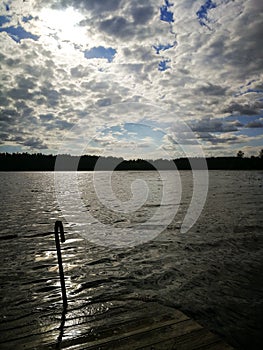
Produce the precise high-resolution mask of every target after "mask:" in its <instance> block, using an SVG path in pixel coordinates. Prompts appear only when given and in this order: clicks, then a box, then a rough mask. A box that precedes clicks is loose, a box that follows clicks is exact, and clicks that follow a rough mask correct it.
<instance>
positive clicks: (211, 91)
mask: <svg viewBox="0 0 263 350" xmlns="http://www.w3.org/2000/svg"><path fill="white" fill-rule="evenodd" d="M196 90H197V92H201V93H203V94H204V95H211V96H224V95H225V94H226V90H227V89H226V88H225V87H222V86H219V85H213V84H208V85H206V86H202V87H200V88H199V89H196Z"/></svg>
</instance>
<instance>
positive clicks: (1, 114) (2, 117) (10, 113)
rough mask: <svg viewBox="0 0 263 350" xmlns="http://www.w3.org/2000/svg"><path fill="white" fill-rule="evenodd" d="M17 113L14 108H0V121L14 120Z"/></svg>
mask: <svg viewBox="0 0 263 350" xmlns="http://www.w3.org/2000/svg"><path fill="white" fill-rule="evenodd" d="M17 116H18V114H17V111H16V110H15V109H2V110H0V121H1V122H11V121H13V122H14V121H15V119H16V118H17Z"/></svg>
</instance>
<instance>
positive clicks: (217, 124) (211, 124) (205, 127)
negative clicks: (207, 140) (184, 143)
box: [190, 118, 238, 132]
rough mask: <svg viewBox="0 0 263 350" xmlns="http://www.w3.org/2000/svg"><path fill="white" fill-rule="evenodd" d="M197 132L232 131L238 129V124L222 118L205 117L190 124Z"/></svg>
mask: <svg viewBox="0 0 263 350" xmlns="http://www.w3.org/2000/svg"><path fill="white" fill-rule="evenodd" d="M190 126H191V129H192V130H193V131H196V132H232V131H237V130H238V129H237V125H236V124H233V123H227V122H224V121H222V120H220V119H211V118H203V119H201V120H198V121H196V122H192V123H191V124H190Z"/></svg>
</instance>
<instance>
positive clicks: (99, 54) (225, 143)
mask: <svg viewBox="0 0 263 350" xmlns="http://www.w3.org/2000/svg"><path fill="white" fill-rule="evenodd" d="M8 6H9V8H8V9H7V7H6V4H5V3H2V4H0V11H1V13H0V28H1V30H2V31H1V32H0V39H1V54H0V60H1V71H0V79H1V84H2V86H1V90H0V106H1V110H0V118H2V119H1V120H2V121H1V123H2V124H1V125H2V126H3V137H5V140H6V141H4V142H7V144H8V142H11V141H10V140H11V139H9V141H8V138H7V135H8V134H9V135H10V137H12V144H13V145H14V146H17V147H20V146H21V147H31V146H32V147H34V145H36V149H39V148H37V147H40V146H41V144H42V146H43V145H45V146H47V147H48V149H47V152H49V151H50V150H52V151H55V150H56V149H57V148H58V147H59V142H58V139H60V138H62V137H63V135H64V133H65V132H67V133H69V132H70V130H71V128H72V126H74V125H75V124H78V123H80V122H83V121H85V122H86V125H87V133H88V136H89V135H94V134H95V135H96V133H97V132H98V130H100V128H103V127H105V126H106V125H108V126H110V125H111V126H113V125H120V124H122V123H124V122H125V121H126V122H127V121H130V122H135V123H136V122H146V121H147V122H149V123H151V125H155V126H156V127H160V128H162V129H163V130H164V131H165V132H168V131H169V130H170V129H171V128H172V126H173V125H174V124H175V123H176V121H177V120H180V121H185V122H188V123H189V125H190V126H191V127H192V129H193V131H194V132H195V133H196V136H197V137H198V140H199V141H200V142H203V145H204V147H205V150H206V152H207V153H209V152H220V149H221V151H222V152H223V151H224V152H227V153H229V154H231V150H233V151H232V152H233V153H236V149H235V148H236V147H241V146H242V147H244V146H243V144H242V142H251V147H253V142H254V147H255V149H257V147H259V143H260V142H262V140H260V139H259V138H257V136H258V134H257V133H260V132H261V123H262V121H261V119H260V117H261V116H262V110H263V102H262V101H263V88H262V68H263V58H262V57H263V52H262V50H263V49H262V48H263V43H262V37H263V32H262V31H263V29H262V23H261V18H260V16H259V13H260V11H261V9H262V2H261V1H256V0H249V1H245V0H240V1H238V2H237V1H228V0H224V1H223V0H216V1H208V0H207V1H206V0H203V1H201V2H200V1H199V2H196V1H194V0H189V1H185V0H179V1H176V2H173V3H172V2H169V1H163V0H152V1H149V0H145V1H143V2H141V1H139V0H134V1H128V0H105V1H97V0H91V1H84V0H63V1H62V0H45V1H44V0H43V1H36V0H33V1H31V2H27V1H26V2H23V3H21V1H18V0H13V1H12V2H10V3H9V2H8ZM44 15H45V16H46V17H45V16H44ZM48 15H50V18H54V19H55V20H54V21H50V18H49V20H48ZM62 19H63V20H65V23H66V25H65V23H64V24H63V21H62ZM73 20H74V21H73ZM45 21H46V22H45ZM61 21H62V22H61ZM201 22H202V23H203V24H202V23H201ZM200 24H201V25H200ZM11 27H13V28H14V30H15V32H14V33H13V34H12V33H11V32H10V33H9V34H8V33H7V28H11ZM208 27H209V28H208ZM19 30H20V32H19ZM22 33H30V34H22ZM73 33H74V35H73ZM11 34H12V35H14V36H13V37H12V36H10V35H11ZM23 35H25V37H24V38H23ZM26 35H28V37H26ZM30 35H32V36H35V37H37V39H36V40H34V39H33V38H30ZM14 39H16V40H14ZM132 101H137V102H138V101H139V102H147V103H148V104H150V105H151V104H153V105H156V106H157V107H158V108H160V109H161V108H162V112H160V111H159V110H158V108H156V111H155V112H154V113H153V112H152V111H151V113H147V112H145V111H144V112H143V109H142V108H141V109H140V108H137V107H135V106H134V107H131V105H130V102H132ZM121 102H123V103H125V104H127V106H128V107H127V110H125V111H123V113H120V112H119V113H116V108H117V107H116V108H115V106H116V104H118V103H121ZM132 108H134V110H132ZM103 110H107V113H106V112H103ZM245 117H246V118H247V119H242V118H245ZM119 132H120V133H123V136H124V137H127V135H126V134H125V133H124V131H123V130H120V131H119ZM245 132H247V133H248V132H251V133H252V134H251V135H249V138H246V137H248V136H246V135H245V134H244V133H245ZM36 135H37V137H36ZM188 136H189V135H188ZM33 137H36V141H38V143H37V142H35V143H34V142H33V141H34V140H32V138H33ZM21 138H23V140H24V141H25V142H26V138H28V139H29V140H30V141H32V142H30V145H25V142H24V143H23V144H22V143H21V142H22V141H21ZM181 139H182V142H189V143H192V142H194V140H193V139H190V138H189V139H188V141H187V135H185V134H182V135H181ZM19 140H20V141H19ZM253 140H254V141H253ZM124 141H125V140H123V142H122V143H121V144H120V145H123V147H124V145H125V142H124ZM141 142H142V141H141ZM142 145H143V142H142ZM145 145H146V143H145ZM159 146H161V145H159ZM166 146H167V147H169V146H168V145H166ZM219 146H220V147H221V148H219ZM249 146H250V145H249ZM1 147H2V149H3V144H2V145H1ZM94 147H95V146H94ZM226 147H229V150H226ZM146 148H147V147H145V148H144V149H146ZM33 149H34V148H31V150H33ZM125 149H126V148H125ZM142 149H143V147H142ZM209 154H210V153H209ZM217 154H218V153H217ZM127 156H128V155H127Z"/></svg>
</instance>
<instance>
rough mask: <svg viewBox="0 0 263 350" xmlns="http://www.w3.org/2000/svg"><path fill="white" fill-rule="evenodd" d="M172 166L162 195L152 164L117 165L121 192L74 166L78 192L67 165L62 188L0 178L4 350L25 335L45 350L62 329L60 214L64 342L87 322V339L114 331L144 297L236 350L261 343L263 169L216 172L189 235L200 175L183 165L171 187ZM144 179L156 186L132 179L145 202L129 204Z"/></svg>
mask: <svg viewBox="0 0 263 350" xmlns="http://www.w3.org/2000/svg"><path fill="white" fill-rule="evenodd" d="M164 173H165V181H166V182H167V184H168V187H169V186H170V188H171V191H170V192H169V191H168V194H167V198H166V201H165V202H162V193H163V192H162V191H163V186H164V184H163V181H162V179H161V178H160V176H159V174H158V173H157V172H152V171H147V172H137V171H136V172H132V171H130V172H124V171H123V172H114V175H113V177H112V191H113V193H114V194H115V197H114V198H113V197H112V198H111V197H109V196H108V192H107V186H106V185H105V184H106V182H105V181H106V180H104V179H103V176H102V175H103V173H100V174H98V177H97V180H96V181H97V182H96V186H94V178H93V173H92V172H81V173H78V175H77V180H78V189H77V190H76V188H75V187H74V186H73V185H72V184H73V182H74V176H75V174H73V173H71V172H68V173H60V174H59V179H60V180H59V181H60V182H61V184H62V186H61V187H59V185H58V184H55V183H54V173H52V172H21V173H18V172H13V173H12V172H2V173H0V179H1V182H0V192H1V198H2V201H1V211H0V212H1V217H0V266H1V268H0V281H1V287H0V310H1V311H0V312H1V314H0V331H1V332H0V343H2V345H1V346H2V347H3V348H12V347H11V345H12V343H10V335H11V334H12V337H14V334H15V339H16V346H18V345H17V344H18V343H19V344H20V345H21V349H22V348H23V344H26V343H28V342H29V341H30V342H31V345H32V347H34V346H35V347H38V345H39V344H42V345H43V344H44V345H45V344H48V343H49V341H50V340H52V339H56V338H57V337H58V336H59V325H60V322H61V305H62V301H61V294H60V284H59V277H58V269H57V257H56V249H55V241H54V234H53V231H54V223H55V221H56V220H62V221H63V224H64V228H65V236H66V242H65V243H63V244H62V256H63V262H64V272H65V280H66V287H67V294H68V301H69V308H68V314H67V320H66V323H65V329H64V334H63V337H64V338H65V339H70V338H71V337H77V336H79V335H81V334H82V332H84V331H85V332H86V331H87V327H90V333H91V334H95V333H96V332H98V330H101V329H103V328H106V327H107V319H108V316H109V315H114V313H116V310H117V309H118V310H121V311H123V312H124V311H125V310H126V308H127V307H129V305H132V301H134V300H136V301H142V302H144V303H145V302H149V303H150V302H153V301H154V302H156V303H157V305H160V308H162V307H164V306H169V307H172V308H178V309H180V310H182V311H183V312H185V313H186V314H187V315H190V316H191V317H193V318H194V319H196V320H197V321H198V322H200V323H201V324H202V325H204V326H206V327H208V328H209V329H210V330H212V331H215V332H216V333H219V334H220V335H221V336H222V337H223V338H224V339H226V340H227V341H228V342H229V343H230V344H231V345H233V346H236V347H238V348H240V349H248V348H249V349H257V348H260V347H261V344H262V341H263V336H262V334H261V328H262V325H263V278H262V272H263V215H262V212H263V187H262V185H263V172H262V171H242V172H241V171H209V190H208V196H207V200H206V203H205V206H204V208H203V211H202V213H201V215H200V217H199V218H198V220H197V222H196V223H195V224H194V225H193V226H192V227H191V228H190V230H189V231H187V232H184V233H183V232H181V225H182V223H183V220H184V217H185V215H186V212H187V209H188V207H189V205H190V201H191V198H192V191H193V185H192V173H191V172H190V171H181V172H180V173H179V174H177V175H176V176H177V177H178V176H179V178H180V181H178V178H177V179H176V181H175V182H174V176H175V175H174V174H173V172H164ZM136 179H137V180H138V179H139V180H140V181H143V182H141V183H140V184H141V185H143V184H144V183H147V185H148V189H147V191H146V190H145V189H144V187H140V186H139V187H138V188H137V190H136V186H135V188H134V196H138V198H139V199H138V200H137V201H136V200H135V201H133V194H132V192H131V188H132V187H131V186H132V183H133V182H134V181H135V180H136ZM65 184H67V188H68V189H67V190H64V185H65ZM177 185H178V186H179V187H180V186H181V188H182V191H181V192H182V193H180V191H179V189H177V188H176V186H177ZM105 186H106V187H105ZM140 189H142V190H140ZM76 191H78V194H76ZM136 191H137V192H136ZM140 196H141V197H140ZM145 196H146V200H145ZM98 197H99V198H98ZM110 202H112V203H110ZM122 202H125V203H126V204H127V203H128V204H127V205H126V204H125V205H126V206H125V205H123V207H125V210H119V209H118V204H120V205H121V203H122ZM138 203H139V204H140V203H141V204H140V206H138V205H137V204H138ZM108 205H109V206H108ZM136 205H137V207H136ZM107 206H108V207H107ZM114 209H116V210H114ZM158 210H159V211H158ZM171 212H172V213H174V214H175V216H174V217H173V215H172V216H171ZM166 215H167V216H169V218H168V221H167V222H166V221H165V220H166ZM152 217H154V220H151V218H152ZM136 230H137V231H136ZM159 231H160V232H159ZM133 232H136V235H133ZM142 237H143V238H142ZM120 243H121V244H120ZM134 312H135V313H136V310H135V311H134ZM156 312H157V313H158V309H157V310H156ZM80 320H82V321H80ZM81 322H82V326H79V324H80V323H81ZM18 348H19V347H18Z"/></svg>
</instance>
